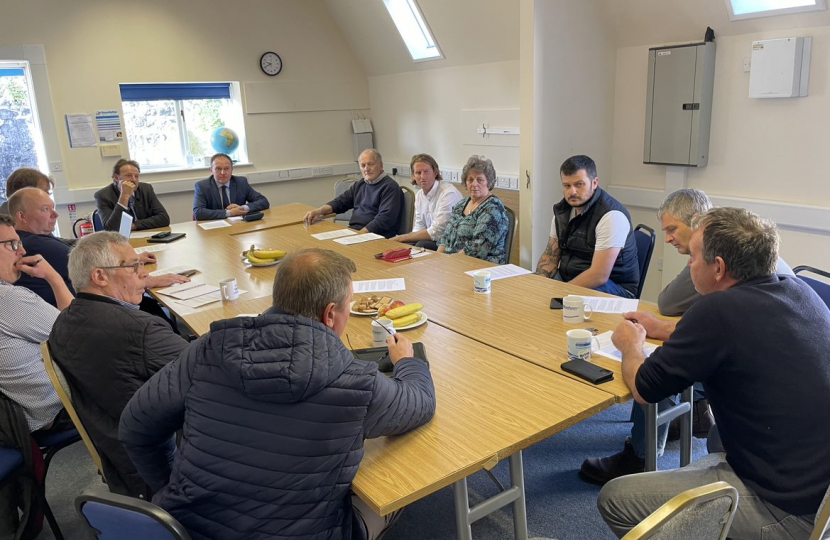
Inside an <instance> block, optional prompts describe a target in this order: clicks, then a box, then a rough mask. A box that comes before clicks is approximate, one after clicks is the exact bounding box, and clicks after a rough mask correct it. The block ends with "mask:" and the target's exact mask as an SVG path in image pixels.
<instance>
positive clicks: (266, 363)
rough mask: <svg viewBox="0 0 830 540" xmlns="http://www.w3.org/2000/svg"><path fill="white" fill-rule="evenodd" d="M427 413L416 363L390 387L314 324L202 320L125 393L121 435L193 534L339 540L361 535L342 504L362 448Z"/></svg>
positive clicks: (373, 367)
mask: <svg viewBox="0 0 830 540" xmlns="http://www.w3.org/2000/svg"><path fill="white" fill-rule="evenodd" d="M434 411H435V390H434V388H433V385H432V378H431V377H430V374H429V369H428V367H427V365H426V363H424V362H423V361H421V360H418V359H414V358H411V359H404V360H401V361H400V362H398V364H397V365H396V366H395V371H394V377H393V378H392V379H389V378H387V377H385V376H384V375H382V374H380V373H378V371H377V364H374V363H369V362H363V361H358V360H355V359H354V357H353V356H352V354H351V353H350V352H349V351H348V350H347V349H346V348H345V347H344V346H343V343H342V342H341V341H340V338H338V337H337V335H335V334H334V333H333V332H332V331H331V330H330V329H328V328H327V327H325V326H324V325H322V324H321V323H319V322H317V321H313V320H311V319H308V318H306V317H302V316H294V315H288V314H283V313H277V314H270V315H262V316H260V317H256V318H237V319H230V320H225V321H218V322H215V323H213V324H212V325H211V331H210V333H209V334H207V335H205V336H203V337H202V338H200V339H199V340H198V341H196V342H195V343H194V344H192V346H191V347H190V348H189V349H188V350H187V351H186V352H185V353H184V354H182V356H181V357H180V358H179V359H178V360H177V361H175V362H172V363H170V364H169V365H168V366H167V367H165V368H164V369H162V370H161V371H159V372H158V373H157V374H156V375H155V376H153V377H152V378H151V379H150V380H149V381H148V382H147V384H145V385H144V386H143V387H142V388H141V389H140V390H139V391H138V392H137V393H136V394H135V396H134V397H133V398H132V400H131V401H130V403H129V404H128V405H127V407H126V408H125V410H124V414H123V415H122V417H121V426H120V433H119V436H120V439H121V441H122V442H123V444H124V446H125V447H126V448H127V451H128V453H129V455H130V458H131V459H132V460H133V462H134V463H135V465H136V468H137V469H138V471H139V472H140V473H141V475H142V477H143V478H144V479H145V480H146V481H147V483H148V484H149V485H150V486H151V487H153V488H154V489H156V490H157V491H158V493H157V495H156V496H155V497H154V499H153V502H155V503H156V504H158V505H159V506H161V507H162V508H164V509H165V510H167V511H168V512H170V513H171V514H172V515H173V516H174V517H175V518H176V519H178V520H179V521H180V522H181V523H182V524H183V525H184V526H185V527H186V528H187V529H188V531H190V533H191V535H192V536H193V538H194V539H199V540H201V539H210V540H241V539H246V540H253V539H266V538H267V539H269V540H276V539H294V540H298V539H299V540H322V539H345V540H348V539H352V538H358V539H359V538H361V537H362V536H363V530H362V527H361V526H359V525H357V521H355V520H354V516H353V512H352V507H351V502H350V498H349V491H350V485H351V482H352V480H353V479H354V477H355V474H357V468H358V466H359V464H360V460H361V459H362V457H363V440H364V439H365V438H372V437H379V436H382V435H391V434H397V433H403V432H406V431H409V430H411V429H413V428H415V427H417V426H420V425H421V424H424V423H425V422H426V421H428V420H429V419H430V418H431V417H432V415H433V413H434ZM180 428H183V438H182V440H181V444H180V448H179V450H178V452H177V453H175V452H174V448H173V446H172V439H171V436H172V434H173V433H174V432H175V431H176V430H177V429H180Z"/></svg>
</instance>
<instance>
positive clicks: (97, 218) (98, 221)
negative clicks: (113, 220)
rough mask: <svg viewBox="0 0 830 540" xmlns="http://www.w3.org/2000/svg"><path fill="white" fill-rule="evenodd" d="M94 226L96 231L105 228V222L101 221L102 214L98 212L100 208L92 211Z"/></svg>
mask: <svg viewBox="0 0 830 540" xmlns="http://www.w3.org/2000/svg"><path fill="white" fill-rule="evenodd" d="M92 228H93V229H94V230H95V232H98V231H103V230H104V222H103V221H101V214H99V213H98V210H93V211H92Z"/></svg>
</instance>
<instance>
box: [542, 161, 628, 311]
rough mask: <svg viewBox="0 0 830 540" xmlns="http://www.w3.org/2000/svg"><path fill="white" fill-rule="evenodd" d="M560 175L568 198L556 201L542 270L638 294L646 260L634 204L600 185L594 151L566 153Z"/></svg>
mask: <svg viewBox="0 0 830 540" xmlns="http://www.w3.org/2000/svg"><path fill="white" fill-rule="evenodd" d="M559 176H560V177H561V179H562V191H563V193H564V198H563V199H562V200H561V201H560V202H559V203H557V204H556V205H554V207H553V222H552V223H551V227H550V240H549V241H548V247H547V249H545V252H544V253H543V254H542V256H541V257H540V258H539V262H538V264H537V265H536V273H537V274H539V275H543V276H547V277H550V278H554V279H557V280H561V281H567V282H568V283H572V284H574V285H579V286H580V287H585V288H588V289H594V290H596V291H600V292H605V293H609V294H614V295H617V296H622V297H625V298H634V297H635V296H636V295H637V292H638V291H637V289H638V287H639V284H640V266H639V263H638V261H637V244H636V242H635V240H634V231H633V230H632V228H631V215H630V214H629V213H628V210H626V208H625V207H624V206H623V205H622V204H620V203H619V201H617V200H616V199H614V198H613V197H611V195H609V194H608V193H606V192H605V191H603V190H602V189H601V188H600V187H599V178H598V177H597V166H596V164H595V163H594V160H592V159H591V158H589V157H588V156H573V157H570V158H568V159H566V160H565V162H564V163H563V164H562V166H561V167H560V168H559Z"/></svg>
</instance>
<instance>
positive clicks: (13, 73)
mask: <svg viewBox="0 0 830 540" xmlns="http://www.w3.org/2000/svg"><path fill="white" fill-rule="evenodd" d="M22 76H23V70H22V69H19V68H11V69H0V77H22Z"/></svg>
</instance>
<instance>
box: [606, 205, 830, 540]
mask: <svg viewBox="0 0 830 540" xmlns="http://www.w3.org/2000/svg"><path fill="white" fill-rule="evenodd" d="M694 224H695V227H696V230H695V231H694V233H693V234H692V237H691V239H690V241H689V249H690V255H691V257H690V259H689V267H690V270H691V277H692V281H693V282H694V284H695V288H696V289H697V290H698V291H699V292H700V293H701V294H702V295H703V296H702V297H701V298H699V299H698V300H697V301H696V302H695V303H694V304H693V305H692V306H691V308H689V310H688V311H686V313H685V314H684V316H683V319H682V320H680V321H679V322H677V323H674V322H670V321H663V320H659V319H657V318H656V317H654V316H652V315H649V314H647V313H643V312H635V313H627V314H626V315H625V317H626V319H628V320H626V321H624V322H622V323H621V324H620V326H619V327H617V329H616V330H615V332H614V335H613V341H614V345H615V346H616V347H617V348H618V349H619V350H620V351H621V352H622V356H623V358H622V372H623V378H624V380H625V382H626V384H627V385H628V387H629V388H630V389H631V392H632V394H633V395H634V399H635V400H637V402H638V403H657V402H659V401H660V400H662V399H665V398H666V397H668V396H670V395H673V394H676V393H678V392H679V391H680V390H682V389H683V388H686V387H688V386H690V385H691V384H692V383H694V382H696V381H699V382H701V383H703V387H704V389H705V391H706V395H707V396H708V398H709V402H710V404H711V407H712V412H713V414H714V416H715V420H716V421H717V424H718V427H719V431H720V436H721V440H722V445H723V449H724V452H718V453H713V454H710V455H708V456H706V457H705V458H703V459H701V460H699V461H696V462H695V463H692V464H691V465H689V466H687V467H684V468H682V469H679V470H675V471H661V472H652V473H644V474H634V475H630V476H624V477H622V478H618V479H616V480H612V481H611V482H609V483H608V484H606V485H605V487H604V488H603V489H602V491H601V492H600V496H599V500H598V503H597V504H598V507H599V510H600V513H601V514H602V517H603V519H605V521H606V523H608V525H609V526H610V527H611V529H612V530H613V532H614V533H615V534H616V535H617V536H619V537H622V536H623V535H625V534H626V533H627V532H628V531H629V530H631V529H632V528H633V527H634V526H636V525H637V524H638V523H639V522H640V521H642V520H643V519H644V518H645V517H646V516H648V515H649V514H650V513H651V512H653V511H654V510H656V509H657V508H658V507H659V506H660V505H662V504H663V503H665V502H666V501H668V500H669V499H670V498H672V497H673V496H675V495H677V494H678V493H680V492H682V491H685V490H687V489H690V488H693V487H697V486H702V485H705V484H709V483H711V482H715V481H719V480H723V481H726V482H728V483H729V484H731V485H732V486H734V487H735V488H737V490H738V493H739V496H740V504H739V505H738V510H737V514H736V516H735V519H734V521H733V523H732V528H731V530H730V533H729V536H730V537H732V538H761V537H763V538H765V539H769V540H773V539H775V540H777V539H781V540H783V539H790V538H796V539H797V538H804V539H806V538H807V537H808V536H809V535H810V531H811V529H812V526H813V520H814V518H815V513H816V511H817V510H818V507H819V504H820V503H821V500H822V498H823V497H824V494H825V491H826V490H827V487H828V484H829V483H830V460H828V459H827V448H828V446H830V365H828V361H827V351H828V350H830V310H828V309H827V306H826V305H825V304H824V302H823V301H822V300H821V299H820V298H819V296H818V295H817V294H816V293H815V292H814V291H813V290H812V289H811V288H810V287H809V286H807V285H806V284H805V283H803V282H802V281H801V280H800V279H798V278H797V277H794V276H787V275H777V274H775V268H776V263H777V261H778V242H779V240H778V232H777V231H776V229H775V225H774V224H773V223H772V222H770V221H768V220H764V219H761V218H759V217H758V216H756V215H755V214H752V213H751V212H748V211H746V210H743V209H739V208H718V209H715V210H711V211H710V212H708V213H707V214H705V215H704V216H701V217H699V218H696V220H695V223H694ZM646 335H648V337H651V338H654V339H661V340H664V341H665V343H664V344H663V346H662V347H660V348H658V349H657V350H656V351H655V352H654V353H652V355H651V356H650V357H648V358H646V357H645V355H644V353H643V343H644V340H645V338H646Z"/></svg>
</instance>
